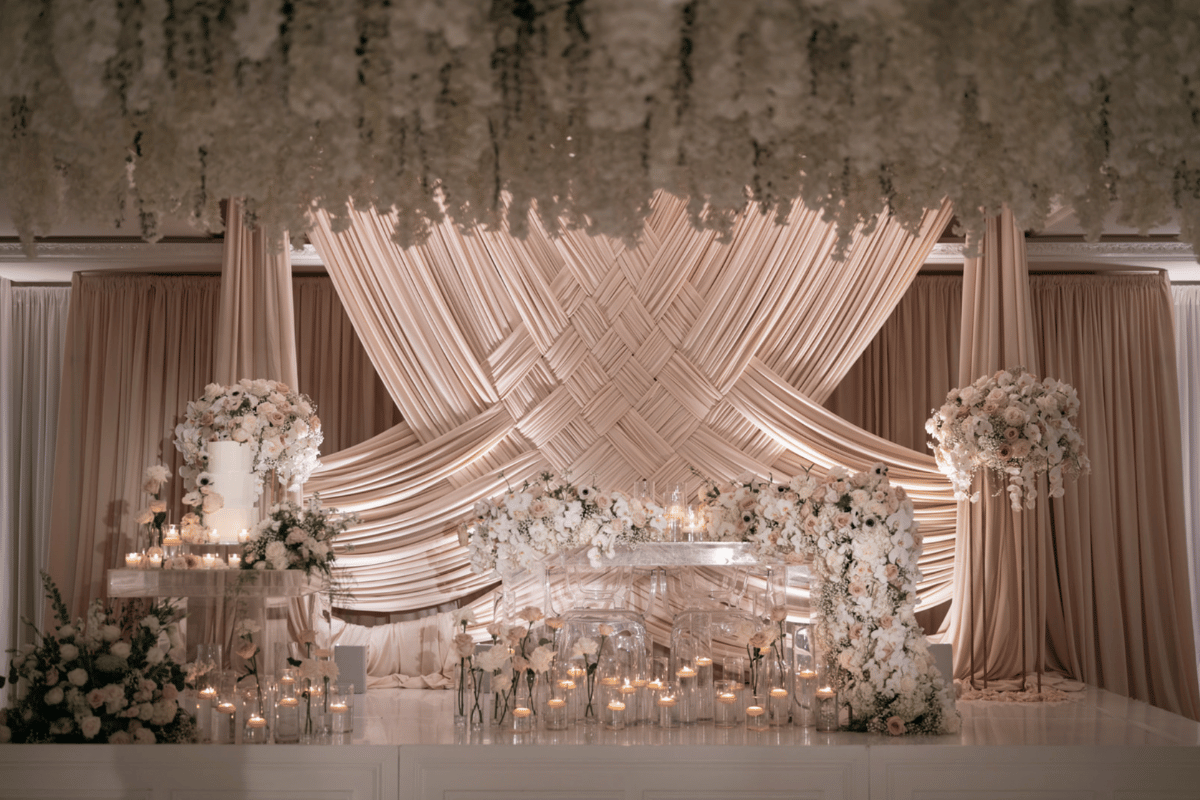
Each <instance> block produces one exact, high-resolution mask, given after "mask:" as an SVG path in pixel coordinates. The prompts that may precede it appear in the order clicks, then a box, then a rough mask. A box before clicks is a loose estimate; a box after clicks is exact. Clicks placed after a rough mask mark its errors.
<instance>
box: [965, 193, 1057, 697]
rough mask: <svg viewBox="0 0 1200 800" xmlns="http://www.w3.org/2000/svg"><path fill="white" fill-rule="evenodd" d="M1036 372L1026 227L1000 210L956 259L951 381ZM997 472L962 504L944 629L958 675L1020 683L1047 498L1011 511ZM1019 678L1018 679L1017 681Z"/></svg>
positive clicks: (1042, 569)
mask: <svg viewBox="0 0 1200 800" xmlns="http://www.w3.org/2000/svg"><path fill="white" fill-rule="evenodd" d="M1017 366H1021V367H1025V368H1026V369H1028V370H1029V371H1030V372H1032V373H1034V374H1035V375H1037V374H1039V369H1038V364H1037V353H1036V350H1035V347H1034V340H1033V327H1032V321H1031V318H1030V301H1029V269H1028V265H1027V264H1026V260H1025V235H1024V233H1023V232H1022V231H1021V229H1020V228H1018V227H1017V224H1016V221H1015V220H1014V219H1013V216H1012V212H1010V211H1009V210H1007V209H1005V210H1004V211H1003V212H1002V213H1001V214H1000V215H998V216H996V217H993V218H992V219H991V220H990V221H989V222H988V225H987V229H986V231H985V233H984V237H983V242H982V256H981V257H979V258H969V259H967V260H966V262H965V263H964V265H963V306H962V334H961V338H960V348H959V366H958V382H957V384H956V385H958V386H965V385H967V384H969V383H971V382H973V381H974V380H976V379H977V378H979V377H981V376H983V375H991V374H992V373H994V372H996V371H997V370H1001V369H1005V368H1008V367H1017ZM1003 486H1004V484H1003V481H1001V480H998V479H997V478H996V476H995V475H992V474H991V473H989V472H982V473H980V474H977V475H976V478H975V487H974V488H975V490H976V491H978V492H979V494H980V500H979V502H977V503H966V502H963V503H959V506H958V525H957V530H958V540H957V548H956V551H955V574H956V576H957V580H956V582H955V589H954V600H953V603H952V604H951V607H950V612H949V616H948V623H949V624H948V638H949V641H950V642H951V643H952V644H953V645H954V652H955V676H956V677H958V678H966V679H971V680H973V681H974V680H979V681H981V682H982V683H983V684H984V685H987V683H988V681H995V680H999V681H1016V682H1019V681H1020V680H1021V679H1022V678H1023V677H1024V676H1025V675H1026V674H1028V673H1031V672H1037V671H1038V670H1039V669H1040V668H1041V666H1042V664H1043V660H1042V656H1043V643H1042V638H1041V636H1040V632H1041V631H1043V630H1044V629H1045V624H1044V614H1045V598H1044V594H1043V592H1042V591H1041V589H1042V587H1041V586H1040V582H1039V578H1040V577H1041V576H1044V575H1045V574H1046V573H1047V566H1046V565H1047V561H1046V558H1047V554H1046V551H1045V547H1044V535H1045V532H1046V531H1047V530H1048V517H1047V516H1046V498H1045V493H1044V492H1042V497H1041V502H1039V503H1038V506H1037V508H1036V509H1035V510H1029V509H1025V510H1023V511H1014V510H1013V509H1012V506H1011V504H1010V502H1009V499H1008V495H1007V493H1006V492H1004V488H1003ZM1018 685H1019V683H1018Z"/></svg>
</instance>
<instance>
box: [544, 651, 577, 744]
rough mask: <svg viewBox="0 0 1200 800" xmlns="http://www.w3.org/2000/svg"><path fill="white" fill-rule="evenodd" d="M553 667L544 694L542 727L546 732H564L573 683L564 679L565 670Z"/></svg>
mask: <svg viewBox="0 0 1200 800" xmlns="http://www.w3.org/2000/svg"><path fill="white" fill-rule="evenodd" d="M560 666H561V665H557V664H556V665H555V668H554V669H552V670H551V672H550V685H549V686H548V687H547V692H546V694H545V698H546V701H545V705H544V706H543V707H542V727H544V728H545V729H546V730H548V731H561V730H566V727H567V711H568V707H569V706H570V703H571V693H572V692H573V691H574V689H575V681H573V680H570V679H569V678H567V677H566V674H567V672H566V669H565V668H561V669H560V668H559V667H560Z"/></svg>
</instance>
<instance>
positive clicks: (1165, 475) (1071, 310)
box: [1032, 273, 1200, 719]
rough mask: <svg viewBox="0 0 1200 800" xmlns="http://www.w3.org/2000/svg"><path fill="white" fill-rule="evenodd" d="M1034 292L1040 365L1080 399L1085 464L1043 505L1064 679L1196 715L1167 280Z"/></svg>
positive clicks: (1054, 285)
mask: <svg viewBox="0 0 1200 800" xmlns="http://www.w3.org/2000/svg"><path fill="white" fill-rule="evenodd" d="M1032 285H1033V301H1034V302H1033V308H1034V319H1035V320H1036V325H1037V330H1036V333H1037V334H1038V336H1037V338H1038V339H1039V341H1040V342H1041V343H1042V345H1041V351H1040V356H1041V363H1042V368H1043V370H1044V371H1045V372H1046V374H1048V375H1053V376H1055V377H1058V378H1060V379H1062V380H1064V381H1066V382H1067V383H1070V384H1071V385H1073V386H1074V387H1075V388H1076V389H1077V390H1078V391H1079V397H1080V420H1079V427H1080V432H1081V433H1082V435H1083V439H1084V441H1085V442H1086V443H1087V447H1088V454H1089V456H1090V458H1091V461H1092V474H1091V475H1090V476H1088V477H1085V478H1081V479H1079V480H1078V481H1077V482H1076V483H1075V484H1074V485H1070V486H1068V487H1067V493H1066V496H1065V497H1063V498H1062V499H1061V500H1057V501H1055V502H1054V503H1052V504H1047V507H1048V508H1051V509H1052V513H1053V521H1052V522H1053V524H1052V528H1051V536H1052V542H1053V547H1054V549H1053V562H1052V564H1057V565H1058V570H1057V575H1055V576H1054V578H1055V580H1056V585H1057V587H1058V591H1060V592H1061V601H1060V602H1059V603H1054V602H1051V603H1049V604H1048V608H1049V610H1050V618H1049V625H1050V628H1049V631H1050V641H1051V642H1052V643H1053V646H1054V655H1055V656H1056V657H1057V658H1058V659H1059V660H1061V662H1062V664H1063V666H1064V667H1065V668H1066V670H1067V672H1068V673H1069V674H1070V675H1071V676H1072V677H1075V678H1078V679H1080V680H1082V681H1085V682H1087V683H1090V684H1094V685H1098V686H1102V687H1104V688H1106V689H1109V690H1111V691H1113V692H1117V693H1118V694H1124V695H1128V696H1130V697H1135V698H1137V699H1139V700H1145V701H1146V702H1149V703H1152V704H1154V705H1157V706H1160V707H1162V708H1165V709H1167V710H1169V711H1174V712H1176V713H1178V714H1183V715H1184V716H1187V717H1191V718H1192V719H1197V718H1200V690H1198V689H1197V678H1196V670H1195V664H1196V662H1195V649H1194V641H1193V637H1192V625H1191V614H1190V598H1189V592H1188V568H1187V543H1186V531H1185V525H1184V513H1183V492H1184V487H1183V474H1182V453H1181V446H1180V424H1179V388H1178V373H1177V367H1176V363H1175V331H1174V327H1173V318H1172V300H1171V290H1170V284H1169V282H1168V280H1167V277H1166V275H1165V274H1163V273H1159V274H1154V275H1119V276H1094V277H1087V278H1084V277H1073V276H1050V275H1047V276H1035V277H1034V278H1033V283H1032ZM1054 596H1055V595H1054V594H1051V597H1052V598H1053V597H1054ZM1060 615H1061V616H1060Z"/></svg>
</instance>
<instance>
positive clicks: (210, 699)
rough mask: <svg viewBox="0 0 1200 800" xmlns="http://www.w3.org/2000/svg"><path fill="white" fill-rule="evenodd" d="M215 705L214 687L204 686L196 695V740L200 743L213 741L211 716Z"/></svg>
mask: <svg viewBox="0 0 1200 800" xmlns="http://www.w3.org/2000/svg"><path fill="white" fill-rule="evenodd" d="M216 705H217V690H216V687H214V686H205V687H204V688H203V689H201V690H200V691H199V692H197V693H196V738H197V739H199V740H200V741H201V742H211V741H212V740H213V715H214V713H215V712H216Z"/></svg>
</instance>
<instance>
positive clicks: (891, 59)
mask: <svg viewBox="0 0 1200 800" xmlns="http://www.w3.org/2000/svg"><path fill="white" fill-rule="evenodd" d="M3 8H4V25H3V28H2V30H0V130H3V131H4V135H3V136H0V183H2V184H3V185H4V186H5V191H6V194H7V198H6V199H7V201H8V203H7V204H8V207H9V209H10V210H11V212H12V214H13V217H14V222H15V224H16V227H17V229H18V230H19V232H20V234H21V237H22V239H23V240H24V241H25V242H26V244H27V245H28V244H29V243H31V242H32V240H33V237H34V236H38V235H47V234H49V233H50V232H51V229H52V226H54V224H55V223H56V222H58V221H60V220H62V219H63V218H64V217H68V216H70V217H74V218H77V219H80V220H82V221H95V222H103V223H111V222H112V221H114V220H122V219H129V220H134V221H135V222H134V224H136V225H138V226H139V228H140V233H141V234H142V235H143V236H144V237H145V238H147V239H149V240H154V239H156V238H157V237H158V236H159V235H160V231H159V224H160V221H161V220H162V218H163V217H165V216H169V217H172V218H182V219H187V220H190V221H192V222H193V223H194V224H195V225H196V226H197V227H200V228H202V229H206V230H212V231H219V230H221V228H222V221H221V211H220V202H221V200H223V199H225V198H228V197H244V198H246V202H245V209H246V214H247V217H248V218H249V219H250V220H251V221H256V222H259V223H263V224H266V225H268V226H270V227H272V228H277V229H287V230H290V231H291V232H292V233H293V235H295V236H300V235H302V233H303V231H305V230H306V228H307V226H308V214H309V213H310V211H311V210H312V208H313V207H314V206H319V207H321V208H324V209H326V210H328V211H329V212H330V213H331V215H333V216H334V217H335V218H339V217H340V218H341V220H342V222H343V223H344V221H345V217H346V215H345V210H346V207H347V204H348V203H350V202H354V203H356V204H359V205H372V206H375V207H377V208H381V209H394V210H395V212H396V215H397V225H396V236H397V239H398V240H399V241H401V242H402V243H409V242H414V241H419V240H420V239H422V237H424V236H425V235H426V234H427V233H428V231H429V226H430V223H431V221H436V220H440V219H442V218H443V217H444V216H446V215H448V216H449V217H450V218H451V219H453V221H454V222H456V223H458V224H459V225H461V226H464V227H470V226H474V225H478V224H484V225H492V226H499V225H507V226H508V228H509V229H510V230H511V231H512V232H513V233H515V234H517V235H521V233H522V232H523V230H524V229H525V228H526V226H527V225H528V219H527V214H526V212H527V210H529V209H530V208H533V209H535V210H536V213H537V214H538V215H539V216H540V218H541V220H542V222H543V224H545V225H547V226H548V227H549V228H550V229H551V230H556V229H558V228H559V227H560V226H563V225H566V226H573V227H583V228H586V229H588V230H589V231H590V232H593V233H603V234H607V235H611V236H615V237H622V238H626V239H628V238H633V237H636V236H637V235H638V232H639V231H640V230H641V228H642V223H643V221H644V220H645V218H646V216H647V214H649V213H650V203H649V201H650V198H651V196H652V195H653V193H654V192H655V191H657V190H667V191H670V192H672V193H674V194H677V195H679V196H683V197H688V198H690V199H691V211H692V214H693V219H694V221H695V222H696V223H697V224H699V225H705V226H710V227H716V228H718V229H723V228H727V227H728V226H729V225H730V222H731V218H732V215H733V214H734V213H735V212H739V211H742V210H744V209H745V208H746V207H747V206H748V205H752V204H753V205H757V206H758V207H760V208H761V209H762V210H763V211H766V212H772V211H773V212H774V213H777V214H778V215H779V219H780V220H782V219H783V218H784V217H785V216H786V212H787V209H788V207H789V206H790V205H791V204H792V203H793V202H795V201H796V200H800V201H801V202H803V203H805V204H807V205H808V206H809V207H811V208H815V209H820V210H822V211H824V213H825V214H826V216H827V217H828V218H830V219H835V220H836V221H837V223H838V228H839V230H840V231H841V233H842V235H843V237H848V236H849V234H850V232H851V230H852V229H854V228H855V227H856V226H857V225H860V224H866V225H871V224H873V221H874V220H875V219H876V218H877V216H878V215H879V214H880V213H881V212H884V213H887V214H892V215H895V216H896V217H897V218H898V219H899V220H900V221H901V222H904V223H911V224H912V225H914V226H915V224H916V222H917V220H918V219H919V217H920V215H921V212H922V210H924V209H927V208H934V207H937V206H939V205H940V204H941V203H942V201H943V199H945V198H948V199H949V200H950V201H951V202H952V203H953V204H954V207H955V209H956V213H957V215H958V219H959V221H960V223H961V224H962V226H963V227H964V228H965V229H966V230H967V232H968V233H972V232H979V231H981V230H982V223H983V220H984V218H985V215H987V214H991V213H995V212H996V211H997V210H999V209H1000V207H1001V206H1002V205H1004V204H1007V205H1008V206H1009V207H1010V208H1011V209H1012V210H1013V212H1014V213H1015V214H1016V216H1017V217H1018V218H1019V219H1020V220H1021V221H1022V223H1023V224H1024V225H1025V226H1026V227H1029V228H1037V227H1039V226H1040V225H1041V224H1042V223H1043V222H1044V221H1045V220H1046V218H1047V216H1048V214H1049V213H1050V212H1051V211H1052V210H1053V209H1054V208H1055V204H1062V205H1067V206H1070V207H1072V208H1073V209H1074V210H1075V212H1076V214H1077V215H1078V217H1079V219H1080V221H1081V223H1082V224H1083V226H1084V228H1085V230H1087V231H1088V233H1089V234H1090V236H1091V237H1092V238H1095V237H1098V235H1099V233H1100V230H1101V226H1102V224H1103V222H1104V220H1105V218H1106V216H1107V215H1108V214H1109V213H1110V211H1111V210H1112V209H1113V208H1114V207H1115V206H1119V207H1120V208H1121V210H1122V215H1123V216H1122V221H1123V222H1126V223H1128V224H1131V225H1133V226H1134V227H1137V228H1139V229H1141V230H1146V229H1148V228H1150V227H1152V226H1154V225H1157V224H1160V223H1162V222H1165V221H1167V220H1169V219H1171V218H1172V217H1178V218H1179V220H1180V223H1181V228H1182V237H1183V239H1184V240H1186V241H1188V242H1191V243H1193V244H1195V243H1196V242H1197V241H1198V240H1200V224H1198V223H1200V165H1198V164H1197V163H1196V158H1195V154H1196V153H1197V152H1200V94H1198V93H1197V92H1196V87H1197V86H1198V85H1200V59H1197V58H1196V57H1195V54H1196V52H1197V51H1198V50H1200V15H1197V14H1195V8H1194V4H1193V3H1191V2H1184V1H1183V0H1155V1H1154V2H1149V1H1147V2H1137V3H1131V2H1129V1H1128V0H1062V1H1061V2H1054V3H1038V2H1010V3H965V2H963V3H955V2H944V0H857V1H856V2H847V1H844V0H836V1H835V0H797V1H796V2H777V0H739V1H738V2H723V1H722V0H659V2H645V0H603V2H598V1H597V0H581V1H580V2H571V3H561V2H559V3H552V2H546V0H393V2H391V3H390V4H382V3H356V4H347V3H344V2H341V0H304V2H296V3H281V2H271V1H270V0H261V1H259V0H208V1H207V2H197V3H192V4H189V5H188V10H187V13H178V12H172V5H171V4H170V3H169V2H168V0H144V1H143V2H138V3H118V2H117V1H116V0H42V2H8V3H5V4H4V6H3Z"/></svg>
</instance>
